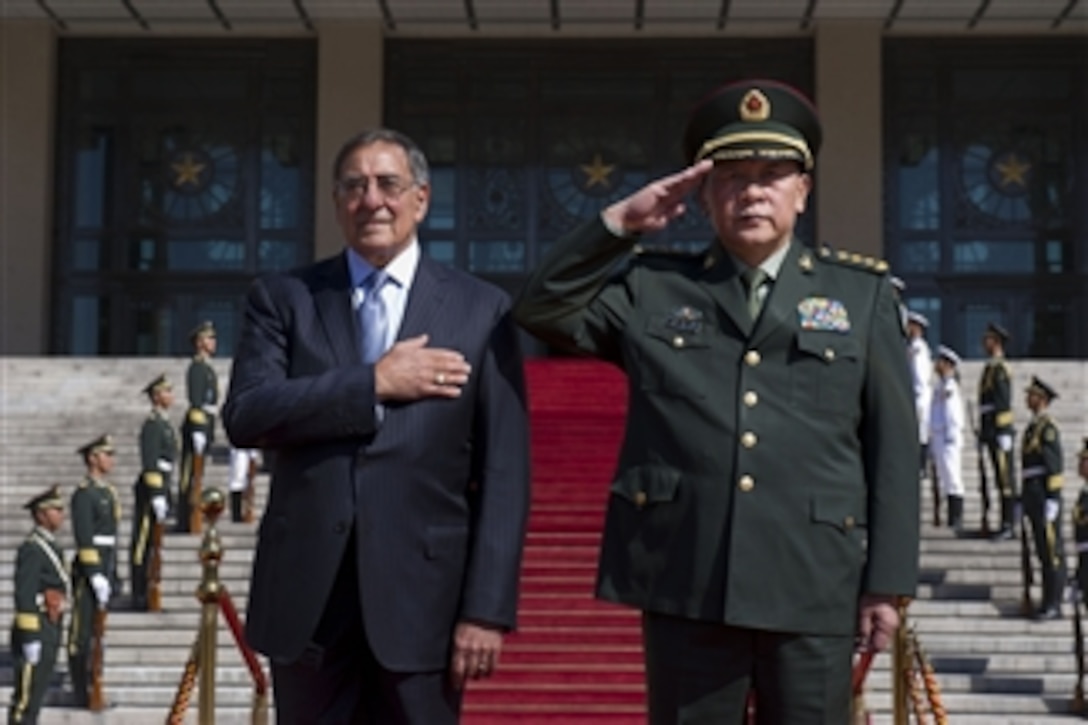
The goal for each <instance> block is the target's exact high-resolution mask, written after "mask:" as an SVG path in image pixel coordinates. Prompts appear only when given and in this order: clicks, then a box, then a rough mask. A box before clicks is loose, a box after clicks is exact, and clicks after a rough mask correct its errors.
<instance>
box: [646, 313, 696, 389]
mask: <svg viewBox="0 0 1088 725" xmlns="http://www.w3.org/2000/svg"><path fill="white" fill-rule="evenodd" d="M634 344H635V345H636V346H637V360H638V365H637V366H636V367H635V369H634V371H633V372H635V374H637V375H638V385H639V387H640V388H641V389H642V390H645V391H646V392H650V393H659V394H662V395H672V396H680V397H686V398H703V397H706V389H705V387H704V386H705V384H706V381H707V380H708V379H712V376H713V374H714V367H713V352H712V350H711V347H710V329H709V328H708V327H707V325H706V323H705V322H703V321H701V320H700V321H698V322H695V321H685V320H678V319H676V318H675V317H665V316H659V317H651V318H649V319H648V320H647V321H646V326H645V328H643V331H642V334H641V336H639V337H638V338H637V339H635V340H634Z"/></svg>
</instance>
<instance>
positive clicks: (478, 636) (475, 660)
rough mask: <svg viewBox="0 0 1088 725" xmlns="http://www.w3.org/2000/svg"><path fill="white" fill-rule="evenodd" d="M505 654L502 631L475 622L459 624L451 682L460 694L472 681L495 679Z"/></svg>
mask: <svg viewBox="0 0 1088 725" xmlns="http://www.w3.org/2000/svg"><path fill="white" fill-rule="evenodd" d="M500 652H502V631H501V630H499V629H495V628H493V627H488V626H485V625H482V624H474V623H473V622H458V623H457V626H456V627H455V628H454V630H453V654H452V655H451V656H450V678H451V680H452V681H453V686H454V687H455V688H456V689H458V690H460V689H463V688H464V686H465V683H466V682H467V681H469V680H481V679H483V678H485V677H491V675H492V674H493V673H494V672H495V667H497V666H498V664H499V653H500Z"/></svg>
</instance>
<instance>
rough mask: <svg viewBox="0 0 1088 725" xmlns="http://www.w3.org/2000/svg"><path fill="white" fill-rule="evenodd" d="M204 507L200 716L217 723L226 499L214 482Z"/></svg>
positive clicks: (205, 721) (209, 724) (203, 723)
mask: <svg viewBox="0 0 1088 725" xmlns="http://www.w3.org/2000/svg"><path fill="white" fill-rule="evenodd" d="M200 504H201V506H200V507H201V510H202V512H203V513H204V518H205V520H206V521H207V524H208V525H207V527H206V529H205V531H204V539H203V541H201V543H200V562H201V564H203V567H204V572H203V575H202V576H201V579H200V586H199V587H198V588H197V590H196V597H197V599H199V600H200V602H201V607H200V640H199V642H200V645H199V646H200V660H199V662H200V664H199V675H200V684H199V689H200V693H199V694H200V697H199V700H198V708H199V711H198V718H197V721H198V722H199V723H200V725H214V723H215V652H216V647H217V637H216V635H217V634H218V629H219V597H220V594H221V592H222V586H221V585H220V582H219V562H220V560H221V559H222V558H223V546H222V544H221V542H220V540H219V531H218V529H217V528H216V526H215V522H216V519H218V518H219V515H220V514H221V513H223V507H224V504H225V499H224V497H223V492H222V491H220V490H219V489H218V488H216V487H214V486H210V487H208V488H206V489H205V490H204V492H203V494H202V496H201V501H200Z"/></svg>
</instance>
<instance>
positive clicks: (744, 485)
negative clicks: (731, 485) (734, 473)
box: [737, 474, 756, 493]
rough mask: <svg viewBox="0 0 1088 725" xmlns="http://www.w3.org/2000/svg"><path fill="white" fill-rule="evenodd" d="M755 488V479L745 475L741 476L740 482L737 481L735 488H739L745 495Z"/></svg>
mask: <svg viewBox="0 0 1088 725" xmlns="http://www.w3.org/2000/svg"><path fill="white" fill-rule="evenodd" d="M755 487H756V479H754V478H752V477H751V476H749V475H747V474H745V475H743V476H741V477H740V480H739V481H737V488H739V489H740V490H741V491H744V492H745V493H747V492H748V491H751V490H752V489H753V488H755Z"/></svg>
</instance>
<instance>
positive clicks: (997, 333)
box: [986, 322, 1009, 345]
mask: <svg viewBox="0 0 1088 725" xmlns="http://www.w3.org/2000/svg"><path fill="white" fill-rule="evenodd" d="M986 334H987V335H993V336H994V337H996V338H997V339H998V340H1001V344H1002V345H1004V344H1005V343H1006V342H1008V341H1009V331H1008V330H1006V329H1005V328H1004V327H1002V326H1001V325H999V324H997V323H996V322H990V323H988V324H987V325H986Z"/></svg>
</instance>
